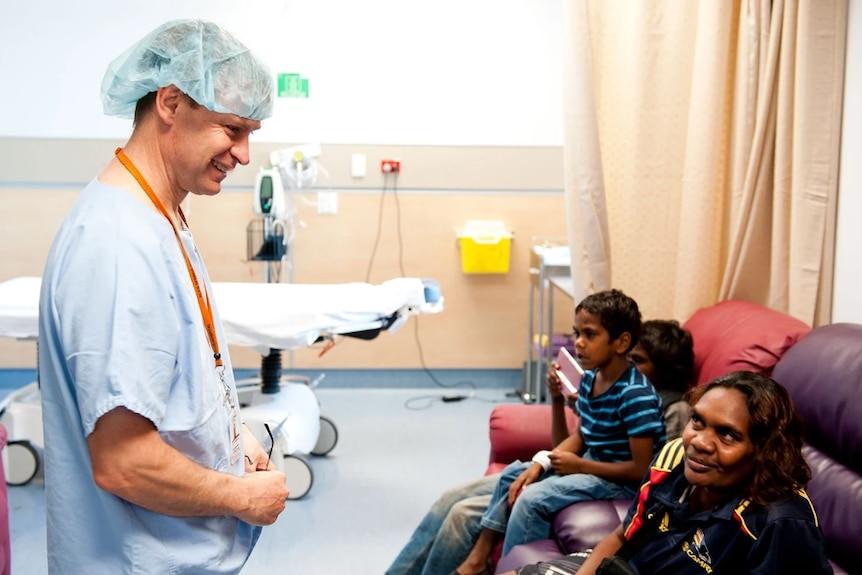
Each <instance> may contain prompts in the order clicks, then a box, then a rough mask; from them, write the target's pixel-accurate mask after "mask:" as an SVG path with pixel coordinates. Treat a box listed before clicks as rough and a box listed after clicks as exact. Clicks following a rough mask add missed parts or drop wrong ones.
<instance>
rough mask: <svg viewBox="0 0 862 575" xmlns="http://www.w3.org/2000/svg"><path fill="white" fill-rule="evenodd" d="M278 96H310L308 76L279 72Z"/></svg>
mask: <svg viewBox="0 0 862 575" xmlns="http://www.w3.org/2000/svg"><path fill="white" fill-rule="evenodd" d="M278 97H279V98H308V78H303V77H302V76H300V75H299V74H279V75H278Z"/></svg>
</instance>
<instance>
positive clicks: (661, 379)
mask: <svg viewBox="0 0 862 575" xmlns="http://www.w3.org/2000/svg"><path fill="white" fill-rule="evenodd" d="M638 343H639V344H640V346H641V347H642V348H643V350H644V352H645V353H646V354H647V357H649V359H650V361H651V362H652V365H653V368H654V369H655V379H656V381H654V382H653V384H655V385H656V387H660V388H661V389H672V390H674V391H681V392H685V391H686V390H688V388H689V387H691V384H692V383H693V381H694V341H693V340H692V337H691V333H689V331H688V330H687V329H685V328H683V327H681V326H680V325H679V322H678V321H676V320H672V319H670V320H665V319H651V320H649V321H645V322H643V325H642V326H641V337H640V339H639V340H638Z"/></svg>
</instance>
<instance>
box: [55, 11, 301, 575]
mask: <svg viewBox="0 0 862 575" xmlns="http://www.w3.org/2000/svg"><path fill="white" fill-rule="evenodd" d="M273 89H274V87H273V79H272V75H271V74H270V72H269V70H268V69H267V67H266V66H265V65H264V64H263V63H262V62H261V61H260V60H259V59H258V58H257V57H256V56H255V55H254V54H252V53H251V52H250V51H249V50H248V49H247V48H246V47H245V46H244V45H243V44H242V43H240V42H239V41H238V40H237V39H236V38H235V37H233V36H232V35H231V34H230V33H228V32H227V31H225V30H224V29H222V28H220V27H218V26H217V25H215V24H212V23H209V22H204V21H199V20H182V21H173V22H168V23H167V24H164V25H162V26H160V27H159V28H157V29H156V30H154V31H153V32H151V33H150V34H149V35H147V36H146V37H145V38H143V39H142V40H141V41H139V42H138V43H137V44H135V45H134V46H132V47H131V48H130V49H129V50H127V51H126V52H125V53H124V54H122V55H121V56H120V57H119V58H117V59H116V60H114V61H113V62H112V63H111V64H110V65H109V67H108V71H107V72H106V74H105V77H104V80H103V83H102V102H103V106H104V110H105V112H106V113H107V114H109V115H112V116H118V117H123V118H134V130H133V132H132V135H131V137H130V138H129V140H128V142H127V143H126V145H125V146H124V147H123V148H118V149H117V151H116V154H115V157H113V158H106V159H105V160H106V162H107V165H106V167H105V168H104V170H103V171H102V172H101V173H100V174H99V175H98V176H97V178H96V179H94V180H93V181H92V182H90V184H89V185H88V186H87V187H86V188H85V189H84V190H83V192H82V193H81V195H80V197H79V198H78V200H77V201H76V203H75V205H74V206H73V207H72V209H71V211H70V212H69V214H68V215H67V217H66V219H65V221H64V222H63V224H62V226H61V227H60V229H59V231H58V233H57V235H56V237H55V239H54V243H53V245H52V247H51V251H50V254H49V257H48V261H47V264H46V267H45V271H44V274H43V280H42V294H41V300H40V309H39V374H40V382H41V390H42V399H43V419H44V421H43V423H44V432H45V491H46V508H47V515H48V517H47V527H48V565H49V572H50V573H52V574H58V575H59V574H63V575H68V574H74V573H88V574H89V573H111V574H120V573H123V574H133V573H134V574H154V575H155V574H158V575H164V574H166V573H176V574H179V573H238V572H239V571H240V569H241V568H242V566H243V565H244V564H245V562H246V560H247V559H248V556H249V554H250V553H251V550H252V548H253V546H254V544H255V542H256V541H257V539H258V537H259V535H260V530H261V527H260V526H262V525H269V524H272V523H273V522H275V520H276V519H277V518H278V516H279V514H280V513H281V512H282V511H283V509H284V503H285V499H286V498H287V495H288V491H287V487H286V485H285V477H284V475H283V474H282V473H280V472H278V471H276V470H275V468H274V466H273V465H272V463H271V462H270V461H269V458H268V457H267V454H266V452H265V451H264V450H263V448H262V447H261V445H260V443H259V442H258V441H257V440H256V439H255V438H254V436H253V435H252V434H251V433H250V432H249V431H248V430H247V429H246V428H245V426H244V425H243V424H242V421H241V419H240V413H239V403H238V401H237V394H236V387H235V384H234V379H233V372H232V370H231V363H230V357H229V356H228V351H227V342H226V341H225V339H224V334H223V331H222V327H221V321H220V319H219V314H218V310H217V308H216V302H215V301H213V299H212V298H211V294H212V288H211V285H210V281H209V278H208V276H207V272H206V268H205V267H204V263H203V261H202V260H201V257H200V254H199V253H198V250H197V248H196V246H195V242H194V238H193V237H192V234H191V231H190V230H189V228H188V225H187V222H186V220H185V217H184V215H183V212H182V209H181V207H180V204H181V203H182V201H183V200H184V199H185V198H186V196H187V195H188V194H189V193H192V194H196V195H201V196H214V195H216V194H218V193H219V191H221V184H222V181H223V180H224V179H225V177H227V174H228V173H229V172H230V171H231V170H232V169H233V168H234V167H235V166H236V165H237V164H247V163H248V162H249V146H248V137H249V134H250V133H251V132H252V131H253V130H256V129H258V128H259V127H260V122H261V120H263V119H265V118H267V117H269V116H270V115H271V112H272V97H273ZM211 225H217V223H215V222H213V223H212V224H211Z"/></svg>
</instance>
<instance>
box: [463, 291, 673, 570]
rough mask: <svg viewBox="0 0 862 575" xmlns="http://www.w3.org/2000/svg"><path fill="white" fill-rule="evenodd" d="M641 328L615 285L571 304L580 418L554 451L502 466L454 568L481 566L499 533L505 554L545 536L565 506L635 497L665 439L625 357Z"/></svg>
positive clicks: (657, 404)
mask: <svg viewBox="0 0 862 575" xmlns="http://www.w3.org/2000/svg"><path fill="white" fill-rule="evenodd" d="M640 328H641V315H640V310H639V309H638V305H637V303H636V302H635V301H634V300H633V299H632V298H630V297H628V296H627V295H625V294H624V293H623V292H622V291H620V290H608V291H603V292H599V293H596V294H593V295H590V296H587V297H586V298H585V299H584V300H583V301H581V302H580V303H579V304H578V306H577V307H576V308H575V324H574V336H575V352H576V354H577V360H578V363H580V365H581V367H583V368H584V370H585V372H586V373H585V375H584V378H583V380H582V381H581V384H580V386H579V389H578V399H577V409H578V413H579V414H580V423H579V425H578V427H577V428H576V429H575V431H574V432H573V433H572V434H571V435H570V436H569V437H568V439H566V440H564V441H563V442H562V443H560V444H559V445H558V446H557V447H556V448H555V449H554V450H553V451H549V452H545V451H542V452H539V453H537V454H536V455H535V456H534V457H533V460H532V461H530V462H526V463H523V462H520V461H516V462H514V463H512V464H510V465H509V466H508V467H506V469H505V470H504V471H503V474H502V476H501V477H500V481H499V482H498V483H497V486H496V488H495V490H494V494H493V495H492V497H491V503H490V505H489V506H488V510H487V511H486V512H485V514H484V515H483V517H482V521H481V525H482V530H481V532H480V534H479V538H478V540H477V541H476V544H475V545H474V546H473V550H472V551H471V552H470V554H469V556H468V557H467V558H466V559H465V561H464V562H463V563H462V564H461V565H460V566H459V567H458V569H457V573H458V574H459V575H477V574H479V573H483V572H485V571H486V570H487V569H488V559H489V557H490V556H491V553H492V551H493V549H494V547H495V545H496V544H497V542H498V541H499V540H500V538H503V537H504V540H503V554H506V553H507V552H508V551H509V550H510V549H511V548H512V547H514V546H515V545H518V544H521V543H527V542H529V541H535V540H539V539H547V538H548V537H549V536H550V533H551V523H552V521H553V518H554V516H555V515H556V513H557V512H558V511H559V510H561V509H563V508H564V507H567V506H569V505H571V504H573V503H577V502H579V501H586V500H598V499H631V498H633V497H634V495H635V492H636V489H637V486H638V483H639V481H640V480H641V478H642V477H643V475H644V474H645V473H646V470H647V468H648V467H649V464H650V462H651V461H652V459H653V457H654V456H655V455H656V453H658V451H659V449H660V448H661V446H662V445H663V444H664V442H665V421H664V415H663V410H662V404H661V400H660V399H659V397H658V395H657V394H656V391H655V389H654V388H653V386H652V384H650V382H649V381H648V380H647V378H646V377H645V376H644V375H643V374H642V373H640V372H639V371H638V370H637V369H635V367H634V366H633V365H632V364H631V363H630V362H629V360H628V353H629V351H631V349H632V348H633V347H634V345H635V344H636V343H637V341H638V337H639V335H640ZM550 369H551V370H553V366H551V368H550ZM554 377H555V374H554V373H552V374H551V375H550V376H549V379H551V378H554Z"/></svg>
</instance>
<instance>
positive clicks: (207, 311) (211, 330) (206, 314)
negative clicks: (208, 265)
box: [114, 148, 224, 369]
mask: <svg viewBox="0 0 862 575" xmlns="http://www.w3.org/2000/svg"><path fill="white" fill-rule="evenodd" d="M114 153H115V154H116V155H117V159H118V160H120V163H121V164H123V166H125V168H126V169H127V170H128V171H129V173H130V174H132V176H133V177H134V178H135V179H136V180H137V181H138V184H140V185H141V187H142V188H143V189H144V191H145V192H146V193H147V196H149V198H150V200H152V202H153V203H154V204H155V205H156V207H157V208H158V209H159V211H160V212H161V213H162V215H163V216H165V218H166V219H167V220H168V222H169V223H170V224H171V228H172V229H173V230H174V235H175V236H176V237H177V242H178V243H179V244H180V249H181V250H182V252H183V258H185V260H186V268H187V269H188V270H189V277H190V278H191V279H192V285H194V286H195V295H197V296H198V307H200V309H201V315H202V316H203V320H204V329H205V330H206V332H207V339H208V340H209V342H210V347H211V348H212V350H213V358H214V359H215V364H216V369H218V368H220V367H224V362H223V361H222V358H221V354H220V353H219V347H218V335H217V334H216V329H215V321H214V320H213V308H212V306H211V305H210V301H209V299H210V298H209V293H207V294H206V298H204V291H202V290H201V284H200V282H198V276H197V274H196V273H195V268H194V266H192V261H191V260H190V259H189V254H188V252H186V247H185V245H184V244H183V240H182V238H181V237H180V231H179V230H178V229H177V226H176V225H174V221H173V220H172V219H171V217H170V216H169V215H168V211H167V210H166V209H165V206H164V205H163V204H162V202H161V200H159V198H158V196H156V194H155V193H154V192H153V188H151V187H150V184H148V183H147V180H145V179H144V176H143V175H141V172H139V171H138V168H136V167H135V165H134V164H133V163H132V161H131V160H130V159H129V157H128V156H127V155H126V154H125V153H124V152H123V149H122V148H117V151H116V152H114ZM179 212H180V218H181V219H182V220H183V224H185V225H186V226H188V225H189V224H188V222H186V216H185V214H183V210H182V208H179ZM204 290H206V286H204Z"/></svg>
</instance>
